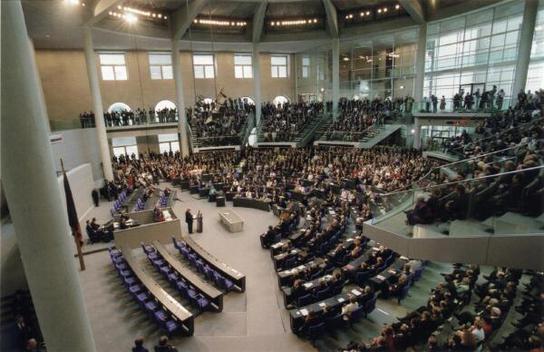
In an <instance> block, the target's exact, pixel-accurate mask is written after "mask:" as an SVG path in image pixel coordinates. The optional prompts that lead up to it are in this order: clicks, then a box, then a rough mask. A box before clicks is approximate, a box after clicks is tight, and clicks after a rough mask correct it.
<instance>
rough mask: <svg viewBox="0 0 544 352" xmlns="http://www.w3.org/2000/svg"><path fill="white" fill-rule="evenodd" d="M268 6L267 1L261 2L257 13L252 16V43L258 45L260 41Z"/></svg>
mask: <svg viewBox="0 0 544 352" xmlns="http://www.w3.org/2000/svg"><path fill="white" fill-rule="evenodd" d="M267 5H268V1H267V0H263V1H262V2H261V3H260V4H259V7H258V8H257V11H256V12H255V14H254V15H253V23H252V26H253V35H252V37H251V39H252V42H253V43H258V42H260V41H261V37H262V35H263V28H264V17H265V14H266V7H267Z"/></svg>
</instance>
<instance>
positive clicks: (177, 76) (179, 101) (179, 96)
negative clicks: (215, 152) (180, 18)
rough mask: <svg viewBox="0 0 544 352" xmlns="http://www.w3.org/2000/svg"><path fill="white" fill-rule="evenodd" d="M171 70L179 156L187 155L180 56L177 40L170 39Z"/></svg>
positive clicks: (187, 144)
mask: <svg viewBox="0 0 544 352" xmlns="http://www.w3.org/2000/svg"><path fill="white" fill-rule="evenodd" d="M172 71H173V73H174V81H175V84H176V105H177V109H178V134H179V139H180V141H179V147H180V152H181V156H183V157H186V156H188V155H189V140H188V134H187V118H186V116H185V98H184V95H183V94H184V93H183V78H182V76H181V58H180V55H179V41H178V40H173V41H172Z"/></svg>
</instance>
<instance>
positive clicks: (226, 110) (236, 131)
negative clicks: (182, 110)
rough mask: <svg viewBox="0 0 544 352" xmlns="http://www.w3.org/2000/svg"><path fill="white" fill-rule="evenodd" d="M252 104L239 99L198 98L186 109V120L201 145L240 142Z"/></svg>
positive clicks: (252, 108) (252, 107)
mask: <svg viewBox="0 0 544 352" xmlns="http://www.w3.org/2000/svg"><path fill="white" fill-rule="evenodd" d="M254 108H255V107H254V105H250V104H248V103H247V101H245V100H243V99H241V98H239V99H231V98H228V99H226V98H225V97H224V96H223V98H222V99H218V100H217V101H212V102H207V101H205V100H199V101H198V102H197V103H196V105H195V106H194V108H191V109H189V111H188V116H189V118H188V122H189V125H190V126H191V130H192V132H193V134H194V135H195V136H196V138H198V139H200V142H201V143H200V144H201V145H203V146H210V145H230V144H240V133H241V132H242V130H243V129H244V127H245V126H246V124H247V120H248V117H249V113H250V112H251V111H253V110H254Z"/></svg>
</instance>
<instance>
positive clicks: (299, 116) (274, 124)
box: [261, 102, 323, 142]
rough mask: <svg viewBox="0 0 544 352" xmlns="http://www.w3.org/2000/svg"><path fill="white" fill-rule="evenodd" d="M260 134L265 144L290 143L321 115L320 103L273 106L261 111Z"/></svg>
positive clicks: (264, 106)
mask: <svg viewBox="0 0 544 352" xmlns="http://www.w3.org/2000/svg"><path fill="white" fill-rule="evenodd" d="M261 112H262V115H261V132H262V134H263V136H264V141H265V142H280V141H281V142H287V141H292V140H293V139H294V137H296V136H297V135H298V134H299V133H301V132H302V131H303V130H304V128H306V126H307V125H308V124H309V123H311V122H312V121H313V122H316V119H317V118H318V117H319V116H320V114H321V113H323V103H321V102H312V103H306V102H299V103H284V104H278V105H274V104H272V103H266V104H264V105H263V106H262V109H261Z"/></svg>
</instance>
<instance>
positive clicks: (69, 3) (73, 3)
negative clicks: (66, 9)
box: [65, 0, 79, 5]
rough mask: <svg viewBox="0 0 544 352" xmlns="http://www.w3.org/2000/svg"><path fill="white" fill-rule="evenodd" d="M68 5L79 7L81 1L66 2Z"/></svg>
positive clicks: (67, 0)
mask: <svg viewBox="0 0 544 352" xmlns="http://www.w3.org/2000/svg"><path fill="white" fill-rule="evenodd" d="M65 2H66V3H67V4H68V5H79V0H65Z"/></svg>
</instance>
